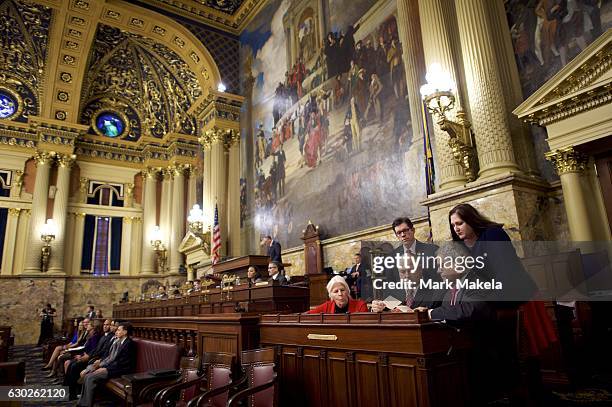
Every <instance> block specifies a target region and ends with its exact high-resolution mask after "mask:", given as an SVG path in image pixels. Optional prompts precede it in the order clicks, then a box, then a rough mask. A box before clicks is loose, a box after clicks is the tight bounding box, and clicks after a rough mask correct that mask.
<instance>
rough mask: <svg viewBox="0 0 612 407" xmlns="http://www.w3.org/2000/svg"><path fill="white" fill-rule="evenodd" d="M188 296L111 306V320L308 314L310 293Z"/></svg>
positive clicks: (261, 289) (267, 290)
mask: <svg viewBox="0 0 612 407" xmlns="http://www.w3.org/2000/svg"><path fill="white" fill-rule="evenodd" d="M208 291H209V292H208V293H205V292H203V291H201V292H196V293H192V294H189V295H187V296H185V297H181V298H171V299H165V300H152V301H142V302H129V303H123V304H114V305H113V317H114V318H122V319H131V318H143V317H187V316H196V315H208V314H221V313H232V312H256V313H263V312H267V313H269V312H304V311H307V310H308V302H309V298H310V292H309V290H308V288H307V287H293V286H280V285H271V284H268V285H264V286H258V287H250V288H249V286H248V285H246V284H242V285H239V286H234V287H233V288H232V289H231V290H227V291H222V290H221V289H220V288H213V289H210V290H208Z"/></svg>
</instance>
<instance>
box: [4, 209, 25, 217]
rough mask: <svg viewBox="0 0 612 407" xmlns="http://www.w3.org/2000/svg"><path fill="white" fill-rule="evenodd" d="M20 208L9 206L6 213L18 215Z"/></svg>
mask: <svg viewBox="0 0 612 407" xmlns="http://www.w3.org/2000/svg"><path fill="white" fill-rule="evenodd" d="M22 210H23V209H22V208H9V210H8V213H9V215H10V216H15V217H18V216H19V213H20V212H21V211H22Z"/></svg>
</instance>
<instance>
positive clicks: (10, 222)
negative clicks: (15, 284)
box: [0, 208, 21, 276]
mask: <svg viewBox="0 0 612 407" xmlns="http://www.w3.org/2000/svg"><path fill="white" fill-rule="evenodd" d="M20 212H21V208H9V210H8V219H7V220H6V230H5V234H4V235H5V236H6V237H7V238H5V239H4V247H3V249H2V265H1V266H0V271H1V275H3V276H10V275H12V274H13V260H14V258H15V243H16V242H17V239H16V236H17V225H18V224H19V213H20Z"/></svg>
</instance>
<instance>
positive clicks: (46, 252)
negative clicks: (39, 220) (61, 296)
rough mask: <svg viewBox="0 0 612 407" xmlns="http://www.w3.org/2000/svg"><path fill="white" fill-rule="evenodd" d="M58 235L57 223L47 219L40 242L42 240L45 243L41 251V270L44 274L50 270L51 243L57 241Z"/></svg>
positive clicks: (41, 232)
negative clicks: (56, 235) (56, 236)
mask: <svg viewBox="0 0 612 407" xmlns="http://www.w3.org/2000/svg"><path fill="white" fill-rule="evenodd" d="M56 233H57V228H56V227H55V221H54V220H53V219H47V222H46V223H45V224H44V225H43V227H42V230H41V231H40V240H42V241H43V243H44V245H43V247H42V249H41V264H42V267H41V270H42V272H43V273H44V272H46V271H47V270H48V269H49V258H50V257H51V242H52V241H54V240H55V234H56Z"/></svg>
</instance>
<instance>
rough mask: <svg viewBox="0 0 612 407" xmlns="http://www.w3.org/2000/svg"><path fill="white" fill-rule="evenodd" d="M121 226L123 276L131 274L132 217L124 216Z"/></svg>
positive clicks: (121, 273)
mask: <svg viewBox="0 0 612 407" xmlns="http://www.w3.org/2000/svg"><path fill="white" fill-rule="evenodd" d="M122 223H123V224H122V228H121V265H120V269H119V274H120V275H122V276H129V275H130V257H131V255H132V250H131V244H132V218H131V217H129V216H126V217H124V218H123V222H122Z"/></svg>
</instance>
